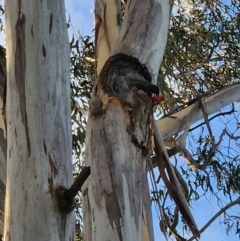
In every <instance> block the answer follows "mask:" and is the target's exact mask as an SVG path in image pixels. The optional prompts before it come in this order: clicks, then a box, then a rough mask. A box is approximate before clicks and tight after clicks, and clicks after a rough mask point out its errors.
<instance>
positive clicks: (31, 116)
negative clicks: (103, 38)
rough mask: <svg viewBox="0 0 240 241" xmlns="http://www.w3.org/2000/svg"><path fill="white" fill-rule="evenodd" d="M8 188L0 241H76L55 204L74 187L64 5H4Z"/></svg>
mask: <svg viewBox="0 0 240 241" xmlns="http://www.w3.org/2000/svg"><path fill="white" fill-rule="evenodd" d="M5 9H6V43H7V80H8V81H7V107H6V110H7V140H8V148H7V187H6V202H5V228H4V240H5V241H8V240H13V241H32V240H38V241H41V240H42V241H46V240H54V241H58V240H59V241H60V240H61V241H64V240H67V241H69V240H73V239H74V215H73V213H72V214H69V215H63V214H60V213H59V212H58V210H57V208H56V207H55V205H54V201H53V191H54V188H55V187H56V186H57V185H62V186H65V187H67V188H68V187H70V185H71V183H72V162H71V152H72V149H71V121H70V82H69V45H68V38H67V30H66V27H67V26H66V20H65V6H64V1H63V0H60V1H55V0H48V1H39V0H29V1H21V0H20V1H19V0H18V1H17V0H8V1H6V2H5Z"/></svg>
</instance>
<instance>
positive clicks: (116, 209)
mask: <svg viewBox="0 0 240 241" xmlns="http://www.w3.org/2000/svg"><path fill="white" fill-rule="evenodd" d="M96 2H99V1H96ZM103 2H108V1H103ZM95 4H96V3H95ZM103 5H104V4H103ZM98 6H101V4H99V5H98ZM170 8H171V6H170V5H169V1H160V0H158V1H157V0H155V1H148V0H144V1H141V2H139V1H137V0H129V1H128V3H127V7H126V13H125V16H124V23H123V25H122V27H121V32H120V37H119V39H118V42H117V45H116V46H115V45H114V43H115V41H113V42H111V41H110V42H109V43H110V44H109V45H108V46H109V49H110V51H111V50H112V49H111V48H112V46H115V48H114V49H113V50H112V52H111V55H112V56H113V57H112V58H111V59H110V60H109V62H108V64H109V66H108V65H106V66H104V67H103V70H102V71H101V73H100V75H99V82H98V85H97V86H96V88H95V90H94V93H93V95H92V98H91V102H90V115H89V120H88V126H87V142H86V145H87V147H86V159H85V160H86V165H87V166H88V165H90V166H91V176H90V178H89V179H88V180H87V181H86V183H85V184H84V187H83V196H84V240H85V241H95V240H98V241H106V240H114V241H117V240H119V241H120V240H121V241H122V240H124V241H125V240H132V241H139V240H151V241H152V240H153V239H154V238H153V234H152V227H150V226H149V224H150V223H149V222H148V221H146V219H149V218H148V217H146V216H148V215H146V212H148V211H149V209H148V208H146V207H145V208H146V209H145V211H144V208H143V205H144V204H145V205H148V206H149V205H150V202H149V200H143V199H144V197H143V194H144V195H146V192H145V191H143V190H144V188H146V158H147V157H148V155H147V154H146V153H145V151H144V149H145V143H146V149H148V148H151V147H150V146H151V143H150V142H151V134H152V133H151V131H152V129H151V128H152V127H151V124H149V123H151V120H150V119H151V116H152V102H151V99H150V98H149V97H148V96H147V95H146V94H144V93H143V92H141V91H137V90H136V89H133V90H132V91H130V92H128V93H126V94H124V95H122V96H117V95H111V94H110V92H111V91H110V92H109V91H106V89H105V87H106V86H105V87H104V84H103V83H104V82H105V83H106V82H108V80H109V79H110V78H111V77H112V75H116V76H120V74H119V73H118V68H117V67H116V70H115V72H111V71H110V72H111V73H108V71H109V70H110V68H111V67H112V66H111V64H112V62H111V60H114V58H115V57H114V55H115V54H119V53H124V54H126V55H131V56H134V57H136V58H138V59H139V60H140V62H141V64H144V65H146V66H147V67H148V70H149V72H150V75H151V76H152V77H153V78H152V81H153V82H156V79H155V77H156V74H157V72H158V69H159V66H160V62H161V59H162V56H163V53H164V49H165V44H166V40H167V31H168V27H169V18H170V12H171V11H170ZM106 9H107V6H106ZM116 9H118V8H117V7H116ZM103 11H106V10H103ZM115 12H117V11H115ZM99 16H105V15H104V12H103V14H102V15H101V14H99ZM99 16H98V17H99ZM143 19H146V20H145V21H143ZM98 20H99V22H100V23H101V24H102V23H104V21H103V20H104V19H98ZM100 27H101V26H100ZM105 29H106V28H105ZM103 30H104V27H103V28H102V33H103V32H104V31H103ZM99 31H101V29H100V30H99ZM103 39H104V44H103V46H104V45H106V43H107V41H106V40H107V39H108V38H107V37H105V38H103ZM97 44H98V45H99V43H97ZM99 46H100V45H99ZM161 46H162V47H161ZM99 50H100V51H99ZM97 53H98V56H97V59H98V60H99V59H101V54H103V55H105V53H102V52H101V48H97ZM105 59H106V58H105ZM103 61H104V60H103ZM120 61H121V58H120ZM123 62H124V61H123ZM101 64H102V62H101ZM117 64H119V63H117ZM131 64H132V63H129V66H131ZM113 66H114V65H113ZM108 67H109V68H108ZM100 68H101V67H100ZM98 72H99V70H98ZM116 78H117V77H116ZM118 78H119V82H120V81H121V79H120V77H118ZM100 81H101V83H100ZM106 88H107V87H106ZM149 116H150V119H149ZM148 151H151V150H148ZM143 216H144V221H145V222H147V223H148V232H149V233H148V234H147V235H146V236H147V237H143V234H142V233H143V232H142V227H143V223H142V220H143ZM146 233H147V232H145V234H146ZM146 238H147V239H146Z"/></svg>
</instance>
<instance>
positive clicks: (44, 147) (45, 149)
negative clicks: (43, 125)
mask: <svg viewBox="0 0 240 241" xmlns="http://www.w3.org/2000/svg"><path fill="white" fill-rule="evenodd" d="M43 149H44V153H45V155H47V147H46V143H45V140H43Z"/></svg>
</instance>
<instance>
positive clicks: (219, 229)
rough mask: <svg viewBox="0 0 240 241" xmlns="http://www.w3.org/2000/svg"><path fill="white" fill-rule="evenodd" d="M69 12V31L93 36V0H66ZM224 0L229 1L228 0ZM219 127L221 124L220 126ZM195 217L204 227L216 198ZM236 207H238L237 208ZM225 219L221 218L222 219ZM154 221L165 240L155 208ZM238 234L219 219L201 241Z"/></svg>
mask: <svg viewBox="0 0 240 241" xmlns="http://www.w3.org/2000/svg"><path fill="white" fill-rule="evenodd" d="M65 2H66V3H65V4H66V10H67V13H69V14H70V16H71V22H72V27H71V28H70V29H69V31H70V32H71V31H77V30H79V31H80V33H81V34H82V35H90V36H92V35H93V33H92V29H93V28H94V23H93V8H94V7H93V4H94V3H93V1H92V0H71V1H69V0H68V1H65ZM224 2H227V3H229V1H228V0H225V1H224ZM218 128H219V126H218ZM192 207H193V210H194V217H195V220H196V223H197V225H198V227H199V228H202V227H203V226H204V225H205V224H206V222H207V221H208V220H209V219H210V218H211V217H212V216H213V215H214V214H215V213H216V212H217V211H218V210H219V207H218V206H217V203H216V201H215V199H214V198H213V197H211V196H208V197H206V198H202V199H201V200H200V201H198V202H197V204H194V203H193V204H192ZM235 209H236V208H235ZM222 220H223V219H221V221H222ZM153 222H154V232H155V240H158V241H160V240H165V239H164V236H163V235H162V233H161V231H160V230H159V220H158V218H157V215H156V212H155V211H154V208H153ZM237 240H239V238H238V236H236V235H230V236H228V235H227V234H226V232H225V226H223V225H219V219H217V220H216V221H215V222H214V223H213V224H212V225H211V226H210V227H209V228H208V229H207V230H205V232H204V233H203V234H202V235H201V241H237Z"/></svg>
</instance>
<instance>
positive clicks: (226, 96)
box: [157, 84, 240, 139]
mask: <svg viewBox="0 0 240 241" xmlns="http://www.w3.org/2000/svg"><path fill="white" fill-rule="evenodd" d="M239 93H240V84H236V85H233V86H229V87H225V88H224V89H222V90H219V91H218V92H216V93H215V94H212V95H211V96H209V97H206V98H204V99H202V101H203V103H204V105H205V109H206V113H207V115H211V114H213V113H216V112H217V111H219V110H220V109H221V108H223V107H225V106H227V105H230V104H231V103H234V102H239V101H240V94H239ZM203 118H204V117H203V112H202V110H201V107H200V106H199V102H196V103H194V104H192V105H190V106H188V107H186V108H184V109H182V110H180V111H178V112H176V113H174V114H172V115H171V116H169V117H165V118H163V119H160V120H158V121H157V127H158V129H159V130H160V133H161V134H162V137H163V138H164V139H167V138H170V137H172V136H174V135H177V134H178V133H180V132H181V131H183V130H185V128H186V126H190V125H192V124H194V123H195V122H197V121H199V120H201V119H203Z"/></svg>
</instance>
